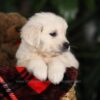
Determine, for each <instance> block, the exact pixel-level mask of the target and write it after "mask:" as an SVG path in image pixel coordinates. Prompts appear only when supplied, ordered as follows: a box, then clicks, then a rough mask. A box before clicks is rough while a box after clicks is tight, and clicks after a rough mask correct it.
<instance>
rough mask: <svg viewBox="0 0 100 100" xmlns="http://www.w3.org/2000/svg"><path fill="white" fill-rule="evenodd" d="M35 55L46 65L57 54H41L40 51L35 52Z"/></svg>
mask: <svg viewBox="0 0 100 100" xmlns="http://www.w3.org/2000/svg"><path fill="white" fill-rule="evenodd" d="M37 54H38V55H39V56H41V57H42V58H43V59H44V61H45V62H46V63H49V62H50V61H51V60H52V58H54V57H56V56H58V54H56V53H47V52H41V51H37Z"/></svg>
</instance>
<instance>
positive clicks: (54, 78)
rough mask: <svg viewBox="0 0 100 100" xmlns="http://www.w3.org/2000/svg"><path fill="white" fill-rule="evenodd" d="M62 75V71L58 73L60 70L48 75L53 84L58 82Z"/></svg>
mask: <svg viewBox="0 0 100 100" xmlns="http://www.w3.org/2000/svg"><path fill="white" fill-rule="evenodd" d="M63 77H64V73H60V72H56V73H52V72H51V73H50V72H49V75H48V78H49V80H50V81H51V82H52V83H53V84H59V83H60V82H61V81H62V80H63Z"/></svg>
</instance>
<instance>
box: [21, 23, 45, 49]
mask: <svg viewBox="0 0 100 100" xmlns="http://www.w3.org/2000/svg"><path fill="white" fill-rule="evenodd" d="M42 31H43V26H42V25H41V24H37V23H36V24H31V25H30V24H26V25H25V26H24V27H23V28H22V30H21V38H22V39H24V40H25V41H26V42H27V43H28V44H29V45H31V46H36V47H37V46H38V45H39V44H40V34H41V32H42Z"/></svg>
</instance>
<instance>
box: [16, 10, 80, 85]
mask: <svg viewBox="0 0 100 100" xmlns="http://www.w3.org/2000/svg"><path fill="white" fill-rule="evenodd" d="M67 27H68V25H67V23H66V22H65V20H64V19H63V18H61V17H60V16H57V15H55V14H53V13H49V12H46V13H44V12H42V13H36V14H35V15H34V16H32V17H31V18H30V19H29V21H28V22H27V23H26V24H25V25H24V27H23V28H22V30H21V39H22V41H21V44H20V46H19V49H18V51H17V53H16V58H17V65H19V66H25V67H26V68H27V70H28V71H29V72H31V73H33V75H34V76H35V77H36V78H38V79H40V80H42V81H43V80H46V79H47V78H48V79H49V80H50V81H51V82H52V83H54V84H58V83H60V82H61V81H62V79H63V76H64V73H65V71H66V68H67V67H71V66H74V67H75V68H78V66H79V63H78V61H77V60H76V58H75V57H74V55H73V54H72V53H71V52H70V48H67V49H65V50H64V49H63V48H64V47H63V44H64V43H69V42H68V40H67V38H66V30H67Z"/></svg>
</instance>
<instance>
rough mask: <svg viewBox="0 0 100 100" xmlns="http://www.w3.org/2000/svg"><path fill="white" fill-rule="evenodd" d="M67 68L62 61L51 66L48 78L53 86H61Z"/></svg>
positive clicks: (52, 63)
mask: <svg viewBox="0 0 100 100" xmlns="http://www.w3.org/2000/svg"><path fill="white" fill-rule="evenodd" d="M65 70H66V68H65V66H64V65H63V64H62V63H61V62H60V61H54V62H51V63H50V64H49V70H48V78H49V80H50V81H51V82H52V83H53V84H59V83H60V82H61V81H62V80H63V77H64V73H65Z"/></svg>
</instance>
